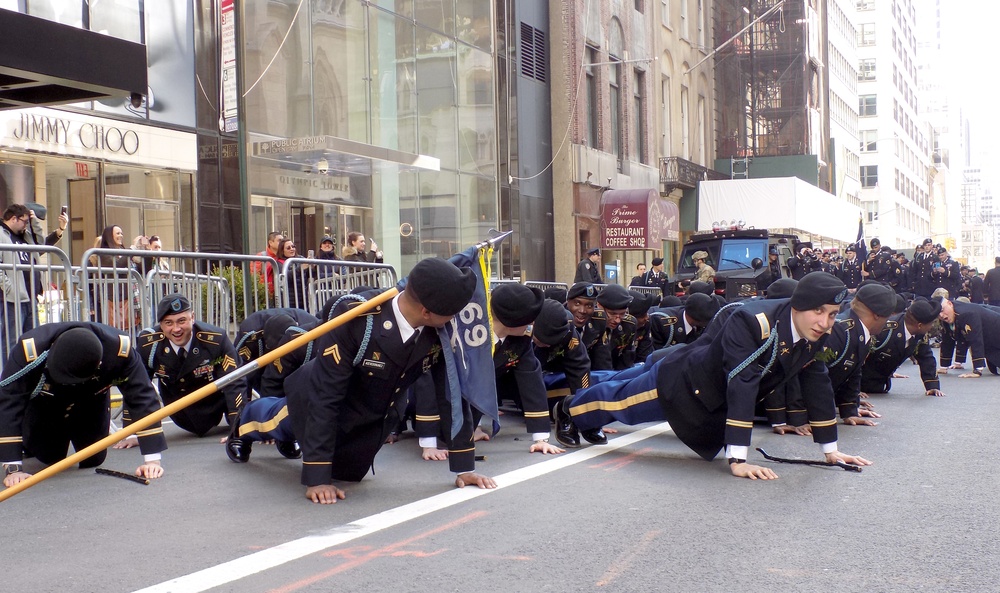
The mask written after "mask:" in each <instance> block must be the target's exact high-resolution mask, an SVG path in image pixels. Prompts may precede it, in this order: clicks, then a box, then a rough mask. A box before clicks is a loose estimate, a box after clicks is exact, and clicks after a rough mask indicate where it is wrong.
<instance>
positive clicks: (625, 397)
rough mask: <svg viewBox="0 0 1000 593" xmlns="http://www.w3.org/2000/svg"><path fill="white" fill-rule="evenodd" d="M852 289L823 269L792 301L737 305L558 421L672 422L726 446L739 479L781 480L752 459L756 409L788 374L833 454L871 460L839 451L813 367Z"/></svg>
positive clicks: (587, 393) (679, 431)
mask: <svg viewBox="0 0 1000 593" xmlns="http://www.w3.org/2000/svg"><path fill="white" fill-rule="evenodd" d="M846 296H847V288H846V287H845V286H844V284H843V283H842V282H841V281H840V280H838V279H837V278H835V277H833V276H831V275H830V274H825V273H822V272H814V273H812V274H809V275H807V276H806V277H804V278H803V279H802V281H801V282H799V285H798V286H797V287H796V289H795V292H794V293H793V294H792V298H791V299H789V300H787V301H786V300H773V301H768V300H761V301H753V302H748V303H746V304H744V305H743V306H741V307H737V308H735V309H734V312H733V314H732V315H731V316H730V317H729V320H728V321H727V322H726V324H725V325H724V326H723V327H722V329H721V331H719V332H718V333H717V334H715V335H714V336H712V337H711V339H709V337H708V336H706V338H705V339H702V340H698V341H696V342H695V343H694V344H692V345H689V346H686V347H684V348H674V349H670V350H668V351H667V354H666V356H664V357H663V358H662V359H660V360H659V361H657V362H655V363H653V364H651V365H648V367H649V368H645V367H643V368H642V369H641V371H636V370H635V369H633V370H629V371H624V372H623V373H621V375H624V376H625V377H626V379H625V380H620V381H619V380H613V381H606V382H603V383H600V384H598V385H595V386H594V387H591V388H590V389H584V390H582V391H580V392H578V393H577V394H576V395H575V396H574V397H573V398H571V399H570V398H567V400H566V401H565V402H564V403H563V405H561V406H557V407H556V412H557V422H558V421H559V420H560V419H566V417H567V415H568V416H571V419H570V420H569V421H572V422H575V423H576V424H577V426H578V427H579V428H581V429H583V428H590V427H593V426H603V425H604V424H607V423H609V422H611V421H614V420H618V421H621V422H624V423H626V424H637V423H640V422H649V421H657V420H667V421H668V422H669V423H670V427H671V429H672V430H673V432H674V434H676V435H677V437H678V438H680V439H681V441H682V442H684V443H685V444H686V445H687V446H688V447H690V448H691V449H693V450H694V451H695V452H696V453H698V454H699V455H701V456H702V457H703V458H705V459H706V460H711V459H713V458H714V457H715V456H716V455H717V454H718V453H719V451H720V450H721V449H722V448H723V447H725V449H726V456H727V457H728V458H729V468H730V471H731V472H732V474H733V475H734V476H738V477H746V478H751V479H760V478H763V479H772V478H776V477H777V476H776V474H775V473H774V471H773V470H771V469H770V468H765V467H760V466H757V465H752V464H749V463H747V452H748V450H749V445H750V435H751V430H752V428H753V418H754V407H755V404H756V402H757V401H758V399H759V398H761V397H762V396H763V395H765V394H767V393H769V392H770V391H771V390H772V389H775V388H778V387H781V386H782V385H784V384H785V383H788V382H789V381H793V380H797V381H799V382H800V389H801V393H802V394H803V397H804V399H805V405H806V409H807V413H808V417H809V424H810V426H811V427H812V433H813V440H814V441H816V442H817V443H819V444H820V445H822V450H823V453H824V455H825V456H826V459H827V461H830V462H837V461H841V462H846V463H855V464H859V465H868V464H869V463H870V462H869V461H867V460H866V459H864V458H861V457H855V456H852V455H846V454H844V453H840V452H839V451H838V450H837V424H836V419H835V416H836V409H835V407H834V400H833V393H832V389H831V387H830V379H829V375H828V374H827V370H826V365H822V364H811V363H812V361H813V360H814V356H815V354H816V352H817V351H818V350H819V349H820V348H821V347H822V344H823V341H824V340H825V339H826V337H827V333H828V332H829V331H830V329H831V327H832V325H833V323H834V319H835V316H836V314H837V311H838V310H839V308H840V303H841V302H842V301H843V300H844V298H845V297H846Z"/></svg>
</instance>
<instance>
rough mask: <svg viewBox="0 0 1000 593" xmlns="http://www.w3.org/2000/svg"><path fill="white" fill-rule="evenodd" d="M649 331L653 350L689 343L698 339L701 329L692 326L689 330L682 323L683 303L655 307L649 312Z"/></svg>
mask: <svg viewBox="0 0 1000 593" xmlns="http://www.w3.org/2000/svg"><path fill="white" fill-rule="evenodd" d="M649 326H650V333H651V335H652V337H653V350H659V349H661V348H666V347H668V346H673V345H674V344H690V343H691V342H693V341H695V340H696V339H698V336H700V335H701V333H702V330H700V329H698V328H696V327H693V328H691V330H692V331H691V332H688V331H687V330H686V327H685V325H684V305H677V306H676V307H656V308H654V309H653V310H652V311H650V313H649Z"/></svg>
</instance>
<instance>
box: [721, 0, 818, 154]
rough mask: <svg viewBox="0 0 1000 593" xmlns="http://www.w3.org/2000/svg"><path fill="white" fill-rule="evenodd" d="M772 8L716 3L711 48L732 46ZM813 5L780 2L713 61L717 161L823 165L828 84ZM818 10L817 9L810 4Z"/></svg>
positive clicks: (758, 2) (726, 0)
mask: <svg viewBox="0 0 1000 593" xmlns="http://www.w3.org/2000/svg"><path fill="white" fill-rule="evenodd" d="M778 1H779V0H750V1H749V2H748V1H747V0H742V1H740V0H717V1H716V2H715V3H714V5H715V9H714V34H715V45H716V46H719V45H721V44H722V43H724V42H725V41H726V40H728V39H730V38H732V37H733V36H734V35H736V34H737V33H738V32H739V31H740V30H741V29H744V28H745V27H747V25H748V24H749V23H751V22H752V21H753V20H754V19H756V18H758V17H759V16H761V15H764V14H765V13H767V11H768V10H770V9H771V8H773V7H774V6H775V5H776V4H778ZM814 3H816V2H815V0H786V1H785V2H784V4H783V5H782V6H781V8H780V10H775V11H774V12H773V13H771V14H769V15H767V16H766V17H765V18H762V19H761V20H760V21H759V22H757V23H756V24H754V25H753V26H752V27H750V28H749V29H748V30H747V31H746V32H744V33H742V34H740V35H739V36H738V38H736V39H734V40H733V43H730V44H729V45H727V46H726V47H724V48H723V49H721V50H720V51H719V52H718V53H717V54H716V56H715V84H716V121H717V125H716V130H717V133H718V135H719V137H718V142H717V146H718V147H719V154H718V155H717V157H718V158H720V159H748V158H749V159H752V158H754V157H762V156H789V155H804V154H815V155H818V156H819V158H820V159H821V160H824V161H825V160H827V159H826V154H825V153H826V151H827V146H828V144H829V142H828V141H824V140H823V138H829V124H828V123H827V124H824V123H823V119H824V118H820V117H817V116H818V115H819V114H820V113H826V112H827V109H826V99H825V96H826V94H825V89H826V88H827V86H828V83H827V81H826V79H825V73H824V72H823V68H822V61H823V60H822V59H821V58H822V56H821V55H818V54H820V53H821V52H823V48H824V47H825V46H824V43H820V39H821V38H822V33H821V31H822V28H821V27H820V26H819V24H820V23H821V22H822V21H821V20H820V17H821V16H822V15H821V13H820V12H819V10H817V9H816V8H813V7H811V6H810V5H811V4H814ZM816 4H817V5H818V6H821V4H820V3H816Z"/></svg>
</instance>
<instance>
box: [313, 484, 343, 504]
mask: <svg viewBox="0 0 1000 593" xmlns="http://www.w3.org/2000/svg"><path fill="white" fill-rule="evenodd" d="M344 497H345V494H344V491H343V490H341V489H340V488H337V487H336V486H334V485H333V484H321V485H319V486H309V487H308V488H306V498H308V499H309V500H311V501H313V502H315V503H317V504H334V503H335V502H337V501H338V500H344Z"/></svg>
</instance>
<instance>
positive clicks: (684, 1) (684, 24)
mask: <svg viewBox="0 0 1000 593" xmlns="http://www.w3.org/2000/svg"><path fill="white" fill-rule="evenodd" d="M688 38H689V37H688V0H681V39H688Z"/></svg>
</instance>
